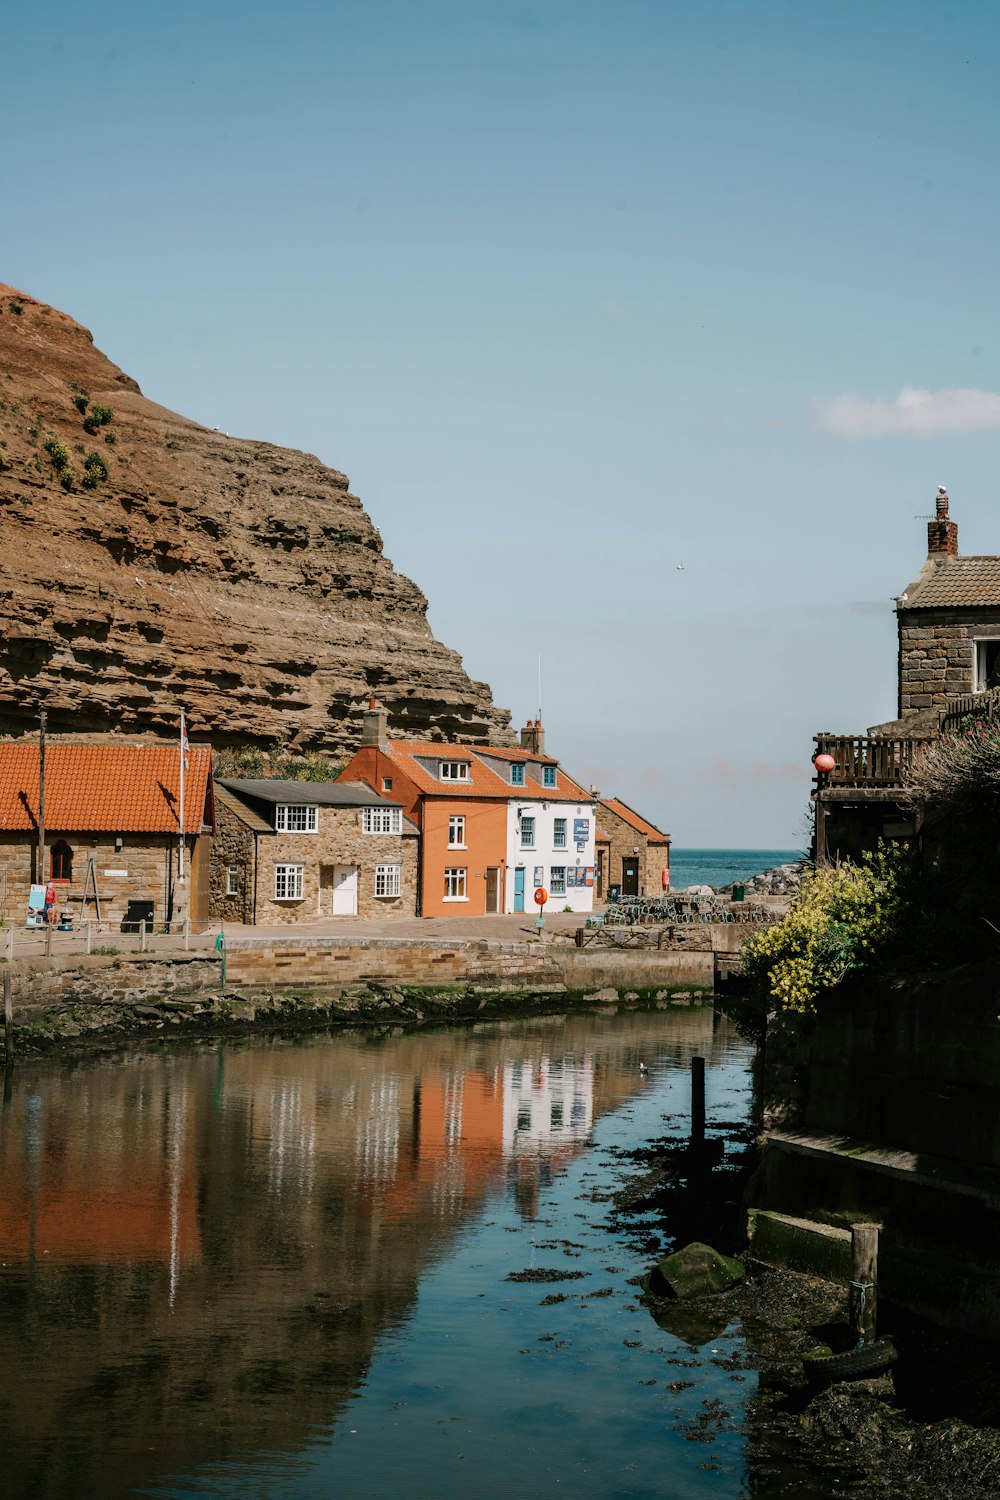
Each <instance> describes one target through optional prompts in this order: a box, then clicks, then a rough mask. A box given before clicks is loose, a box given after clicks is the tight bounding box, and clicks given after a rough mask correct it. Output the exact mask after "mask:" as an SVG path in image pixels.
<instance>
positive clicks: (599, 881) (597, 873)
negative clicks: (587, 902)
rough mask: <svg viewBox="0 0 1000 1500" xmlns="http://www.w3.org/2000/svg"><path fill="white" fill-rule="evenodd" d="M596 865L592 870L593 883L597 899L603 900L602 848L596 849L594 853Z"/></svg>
mask: <svg viewBox="0 0 1000 1500" xmlns="http://www.w3.org/2000/svg"><path fill="white" fill-rule="evenodd" d="M595 857H596V859H597V865H596V868H595V870H594V885H595V887H596V895H597V899H598V901H603V900H604V850H603V849H598V851H597V854H596V856H595Z"/></svg>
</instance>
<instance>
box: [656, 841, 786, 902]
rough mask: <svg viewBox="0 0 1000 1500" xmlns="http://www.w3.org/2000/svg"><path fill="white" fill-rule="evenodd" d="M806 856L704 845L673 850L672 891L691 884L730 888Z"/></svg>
mask: <svg viewBox="0 0 1000 1500" xmlns="http://www.w3.org/2000/svg"><path fill="white" fill-rule="evenodd" d="M805 857H806V851H805V850H804V849H735V848H725V847H714V846H712V845H708V844H705V845H702V846H700V847H694V846H692V847H691V848H678V847H677V846H676V845H674V846H673V847H672V848H671V850H670V888H671V890H674V891H683V890H686V889H687V887H688V886H691V885H712V886H715V887H716V888H718V887H719V886H724V885H730V884H731V883H732V882H733V881H734V880H749V879H750V878H751V877H752V876H754V875H760V874H762V873H763V872H764V871H765V870H773V869H775V868H776V867H777V866H778V865H791V864H797V863H798V862H799V860H801V859H804V858H805Z"/></svg>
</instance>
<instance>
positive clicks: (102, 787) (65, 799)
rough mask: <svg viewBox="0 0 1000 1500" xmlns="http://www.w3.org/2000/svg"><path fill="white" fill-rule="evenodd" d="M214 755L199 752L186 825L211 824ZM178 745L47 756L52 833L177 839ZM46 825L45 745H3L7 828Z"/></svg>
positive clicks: (93, 748) (1, 786)
mask: <svg viewBox="0 0 1000 1500" xmlns="http://www.w3.org/2000/svg"><path fill="white" fill-rule="evenodd" d="M211 772H212V751H211V749H210V748H209V746H208V745H192V746H191V750H190V754H189V758H188V770H187V774H186V776H185V778H184V826H185V830H186V831H187V832H188V833H197V832H198V831H199V830H200V828H201V826H202V822H203V818H204V814H205V807H206V801H207V798H208V783H209V777H210V776H211ZM179 789H180V750H179V747H178V746H176V745H114V744H100V745H65V744H58V743H50V744H49V745H47V746H46V750H45V827H46V830H48V831H51V832H52V833H176V832H177V830H178V827H179V815H178V804H179ZM37 826H38V746H37V745H26V744H7V745H3V744H0V829H5V830H8V831H18V832H27V831H29V830H34V829H35V828H37Z"/></svg>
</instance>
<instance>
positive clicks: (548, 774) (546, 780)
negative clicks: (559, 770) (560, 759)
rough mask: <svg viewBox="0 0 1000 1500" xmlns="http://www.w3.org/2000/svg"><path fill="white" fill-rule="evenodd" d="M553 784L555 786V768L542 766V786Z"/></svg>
mask: <svg viewBox="0 0 1000 1500" xmlns="http://www.w3.org/2000/svg"><path fill="white" fill-rule="evenodd" d="M555 784H556V768H555V766H543V767H542V786H555Z"/></svg>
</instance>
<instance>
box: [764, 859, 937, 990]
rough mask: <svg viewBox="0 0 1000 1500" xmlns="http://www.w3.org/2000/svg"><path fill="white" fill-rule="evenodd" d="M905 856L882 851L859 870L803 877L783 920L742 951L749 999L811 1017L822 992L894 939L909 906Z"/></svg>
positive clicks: (838, 868) (843, 869) (839, 868)
mask: <svg viewBox="0 0 1000 1500" xmlns="http://www.w3.org/2000/svg"><path fill="white" fill-rule="evenodd" d="M906 870H907V856H906V853H905V851H904V850H903V849H901V848H900V847H899V846H897V845H880V847H879V849H878V851H877V852H876V853H874V854H867V855H864V856H863V857H862V863H861V864H860V865H850V864H845V865H838V866H836V867H835V868H833V869H824V870H815V871H813V872H812V873H811V874H809V875H807V876H806V877H805V879H804V880H803V881H802V884H801V885H800V887H799V890H798V894H797V895H796V898H795V900H794V902H793V904H792V907H791V910H790V911H789V913H788V915H787V916H786V917H785V918H784V919H783V920H782V921H781V922H778V923H776V924H775V925H774V926H773V927H764V928H761V929H760V930H759V931H757V932H755V933H754V934H753V936H752V937H751V938H750V939H749V941H748V942H747V943H746V945H745V946H744V949H743V978H744V981H745V982H746V985H747V987H748V989H749V990H750V992H751V993H753V994H756V995H757V996H758V997H759V998H762V999H765V998H766V999H767V1000H768V1001H769V1002H770V1003H771V1004H777V1005H778V1006H779V1007H781V1008H782V1009H783V1010H792V1011H798V1012H800V1013H801V1012H805V1011H813V1010H815V1009H816V1002H817V999H818V997H819V994H820V992H821V991H822V990H829V989H832V988H833V987H834V985H837V984H839V983H840V981H841V980H842V979H843V978H844V976H845V975H846V974H848V973H849V972H850V971H851V970H852V969H860V968H863V967H865V966H866V965H867V964H869V963H870V962H871V961H872V959H873V958H874V957H875V955H876V954H877V953H878V952H879V951H880V950H881V949H883V948H884V947H885V946H886V945H887V943H888V942H889V941H890V939H891V938H892V937H893V936H894V935H895V933H896V930H897V926H898V922H899V918H900V916H901V914H902V912H903V910H904V908H905V906H906V893H905V888H904V887H905V875H906Z"/></svg>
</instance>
